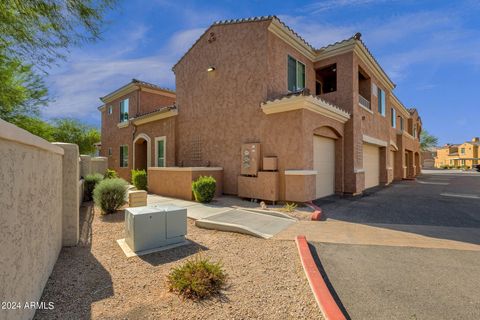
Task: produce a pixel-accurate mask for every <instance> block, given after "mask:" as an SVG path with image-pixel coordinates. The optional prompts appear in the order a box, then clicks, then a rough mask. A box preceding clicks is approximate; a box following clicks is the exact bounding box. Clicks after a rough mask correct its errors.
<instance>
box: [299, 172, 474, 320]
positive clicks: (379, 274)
mask: <svg viewBox="0 0 480 320" xmlns="http://www.w3.org/2000/svg"><path fill="white" fill-rule="evenodd" d="M316 203H317V204H318V205H319V206H321V207H322V209H323V212H324V219H325V221H324V222H323V223H324V227H323V228H324V229H325V231H328V228H334V229H335V231H334V232H333V231H331V230H330V232H331V233H332V234H335V236H333V237H329V239H328V240H324V239H323V238H322V236H319V237H314V236H313V235H314V233H313V232H312V233H311V234H312V236H311V237H310V238H311V240H310V243H311V245H312V246H311V249H312V251H313V252H314V254H315V255H316V257H317V263H318V265H319V267H320V269H321V270H322V272H324V273H325V275H326V277H327V280H328V282H329V283H330V285H331V288H332V290H333V292H334V294H335V295H336V297H337V301H338V303H340V305H342V306H343V308H344V310H345V312H346V313H347V314H348V316H349V317H351V318H352V319H479V318H480V276H479V275H480V174H477V173H449V172H445V171H432V172H429V173H428V174H422V175H421V176H419V177H418V178H417V180H416V181H401V182H398V183H394V184H392V185H391V186H388V187H386V188H381V189H378V190H370V191H369V192H367V194H366V195H364V196H362V197H356V198H335V197H334V198H329V199H324V200H320V201H317V202H316ZM342 232H343V234H342ZM395 237H396V238H398V239H399V240H398V239H396V240H395V241H392V239H391V238H395ZM307 239H308V236H307ZM335 239H338V241H335ZM372 239H373V240H372ZM397 240H398V241H397Z"/></svg>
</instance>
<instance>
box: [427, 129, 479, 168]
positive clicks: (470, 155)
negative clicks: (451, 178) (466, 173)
mask: <svg viewBox="0 0 480 320" xmlns="http://www.w3.org/2000/svg"><path fill="white" fill-rule="evenodd" d="M479 149H480V138H478V137H474V138H472V140H471V141H465V142H464V143H461V144H446V145H445V146H443V147H440V148H437V153H436V156H435V167H437V168H441V167H444V166H449V167H467V168H472V167H473V166H475V165H477V164H480V153H479Z"/></svg>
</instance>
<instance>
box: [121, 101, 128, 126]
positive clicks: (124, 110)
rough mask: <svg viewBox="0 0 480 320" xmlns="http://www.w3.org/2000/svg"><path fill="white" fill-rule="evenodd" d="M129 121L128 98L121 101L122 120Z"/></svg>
mask: <svg viewBox="0 0 480 320" xmlns="http://www.w3.org/2000/svg"><path fill="white" fill-rule="evenodd" d="M125 121H128V99H125V100H122V101H120V122H125Z"/></svg>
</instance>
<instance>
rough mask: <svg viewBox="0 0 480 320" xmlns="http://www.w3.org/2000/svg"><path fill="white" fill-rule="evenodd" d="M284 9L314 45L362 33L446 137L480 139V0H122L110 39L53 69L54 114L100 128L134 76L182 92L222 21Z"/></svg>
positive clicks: (47, 112)
mask: <svg viewBox="0 0 480 320" xmlns="http://www.w3.org/2000/svg"><path fill="white" fill-rule="evenodd" d="M273 14H274V15H277V16H278V17H279V18H280V19H281V20H282V21H284V22H285V23H286V24H287V25H289V26H290V27H291V28H293V29H294V30H295V31H297V32H298V33H299V34H300V35H301V36H302V37H304V38H305V39H306V40H307V41H308V42H310V43H311V44H312V45H313V46H314V47H321V46H323V45H326V44H329V43H333V42H335V41H339V40H342V39H344V38H348V37H350V36H352V35H353V34H355V33H356V32H357V31H359V32H361V33H362V39H363V40H364V42H365V43H366V45H367V47H368V48H369V49H370V50H371V51H372V53H373V54H374V56H375V57H376V58H377V60H378V61H379V62H380V64H381V65H382V66H383V67H384V69H385V70H386V72H387V73H388V75H389V76H390V77H391V78H392V80H393V81H394V82H395V83H396V84H397V88H396V89H395V92H396V95H397V96H398V97H399V98H400V100H401V101H402V102H403V103H404V104H405V105H406V106H407V107H416V108H417V109H418V110H419V111H420V114H421V117H422V120H423V125H424V128H425V129H426V130H427V131H429V132H430V133H432V134H434V135H436V136H437V137H438V138H439V143H440V144H444V143H446V142H452V143H453V142H462V141H464V140H468V139H471V137H473V136H480V121H479V117H480V113H479V111H480V105H479V98H478V92H479V91H480V36H479V31H480V19H478V16H479V14H480V3H479V2H478V1H474V0H464V1H462V0H456V1H440V0H439V1H415V0H400V1H395V0H390V1H382V0H325V1H310V2H309V1H233V0H232V1H170V0H140V1H121V0H120V1H119V4H118V7H117V8H116V9H115V10H114V11H112V12H111V13H109V14H108V16H107V20H108V22H107V24H106V25H105V27H104V33H103V39H102V40H101V41H99V42H97V43H94V44H88V45H86V46H83V47H82V48H75V49H73V50H71V52H70V55H69V57H68V59H67V61H65V62H64V63H61V64H60V65H59V66H57V67H55V68H53V69H52V70H51V71H50V74H49V76H48V79H47V81H48V85H49V88H50V91H51V94H52V97H53V98H54V99H55V101H54V102H52V103H51V104H50V106H48V107H47V108H45V109H44V111H43V116H44V117H45V118H47V119H48V118H54V117H75V118H78V119H80V120H82V121H84V122H87V123H89V124H91V125H95V126H99V125H100V113H99V112H98V111H97V107H98V106H99V105H100V104H101V102H100V100H99V99H98V98H99V97H100V96H102V95H105V94H106V93H109V92H111V91H112V90H114V89H116V88H118V87H119V86H121V85H123V84H125V83H127V82H129V81H130V80H131V79H132V78H138V79H141V80H145V81H149V82H153V83H155V84H158V85H160V86H163V87H168V88H174V87H175V79H174V75H173V72H172V71H171V67H172V66H173V64H175V63H176V62H177V61H178V59H179V58H180V57H181V56H182V55H183V54H184V53H185V51H186V50H188V48H189V47H190V46H191V45H192V44H193V43H194V42H195V40H196V39H197V38H198V37H199V36H200V35H201V34H202V33H203V31H204V30H205V29H206V28H207V27H208V26H209V25H210V24H211V23H212V22H214V21H216V20H223V19H233V18H245V17H252V16H263V15H273Z"/></svg>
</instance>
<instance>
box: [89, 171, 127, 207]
mask: <svg viewBox="0 0 480 320" xmlns="http://www.w3.org/2000/svg"><path fill="white" fill-rule="evenodd" d="M127 186H128V183H127V181H125V180H123V179H120V178H114V179H105V180H103V181H102V182H100V183H99V184H98V185H97V186H96V187H95V190H93V200H94V201H95V205H96V206H97V207H99V208H100V209H102V211H103V213H105V214H108V213H113V212H115V211H116V210H118V209H119V208H120V207H121V206H123V205H124V204H125V203H126V201H125V198H126V195H127Z"/></svg>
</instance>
